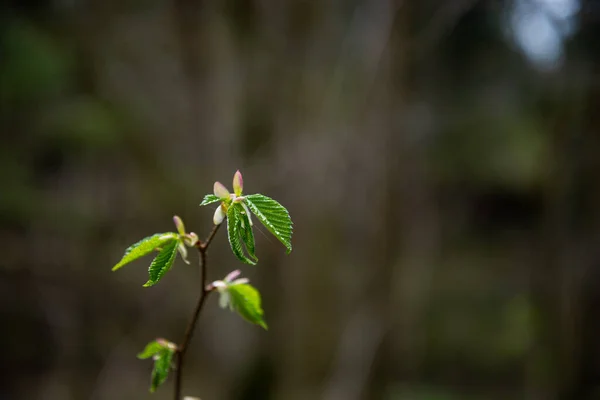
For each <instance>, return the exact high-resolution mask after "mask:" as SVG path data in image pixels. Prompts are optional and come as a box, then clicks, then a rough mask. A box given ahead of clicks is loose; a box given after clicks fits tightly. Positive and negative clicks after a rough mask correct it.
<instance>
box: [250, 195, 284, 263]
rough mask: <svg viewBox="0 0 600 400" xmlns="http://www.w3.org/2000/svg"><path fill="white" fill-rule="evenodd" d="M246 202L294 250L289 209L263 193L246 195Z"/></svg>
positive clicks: (280, 239)
mask: <svg viewBox="0 0 600 400" xmlns="http://www.w3.org/2000/svg"><path fill="white" fill-rule="evenodd" d="M244 201H245V202H246V204H247V205H248V207H249V208H250V210H252V212H253V213H254V214H255V215H256V216H257V217H258V219H259V220H260V222H262V223H263V225H264V226H265V227H266V228H267V229H268V230H269V232H271V233H272V234H273V235H274V236H275V237H276V238H277V239H279V241H280V242H281V243H283V245H284V246H285V247H286V248H287V253H289V252H291V251H292V219H291V218H290V214H289V213H288V210H286V208H285V207H284V206H282V205H281V204H279V203H278V202H277V201H275V200H273V199H272V198H270V197H267V196H264V195H262V194H251V195H249V196H246V197H245V200H244Z"/></svg>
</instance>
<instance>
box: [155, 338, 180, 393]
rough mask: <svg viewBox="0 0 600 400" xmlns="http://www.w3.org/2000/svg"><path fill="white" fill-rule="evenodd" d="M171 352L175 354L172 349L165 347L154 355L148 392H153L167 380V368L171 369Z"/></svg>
mask: <svg viewBox="0 0 600 400" xmlns="http://www.w3.org/2000/svg"><path fill="white" fill-rule="evenodd" d="M173 354H175V350H174V349H171V348H165V349H163V350H161V351H160V352H159V353H157V354H155V355H154V368H153V369H152V382H151V384H150V392H152V393H154V392H155V391H156V389H157V388H158V387H159V386H160V385H162V384H163V383H164V382H165V381H166V380H167V376H169V370H170V369H171V361H172V360H173Z"/></svg>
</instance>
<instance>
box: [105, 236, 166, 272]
mask: <svg viewBox="0 0 600 400" xmlns="http://www.w3.org/2000/svg"><path fill="white" fill-rule="evenodd" d="M176 237H177V234H175V233H173V232H167V233H157V234H155V235H152V236H149V237H147V238H144V239H142V240H140V241H139V242H137V243H134V244H132V245H131V246H129V247H128V248H127V250H125V254H124V255H123V258H122V259H121V261H119V263H118V264H117V265H115V266H114V267H113V268H112V270H113V271H116V270H118V269H119V268H121V267H122V266H123V265H125V264H127V263H130V262H132V261H133V260H136V259H138V258H140V257H143V256H145V255H146V254H148V253H151V252H152V251H154V250H156V249H157V248H161V247H162V246H164V245H165V243H168V242H170V241H172V240H175V238H176Z"/></svg>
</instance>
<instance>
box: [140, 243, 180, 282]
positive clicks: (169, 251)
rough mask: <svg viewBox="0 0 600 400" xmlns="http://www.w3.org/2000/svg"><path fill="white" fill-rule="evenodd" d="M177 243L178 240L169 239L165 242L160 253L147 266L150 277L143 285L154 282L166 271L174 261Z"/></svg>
mask: <svg viewBox="0 0 600 400" xmlns="http://www.w3.org/2000/svg"><path fill="white" fill-rule="evenodd" d="M178 245H179V241H178V240H175V239H173V240H171V241H170V242H169V243H166V244H165V245H164V246H163V248H162V250H161V251H160V253H158V255H157V256H156V258H155V259H154V260H152V264H150V268H148V275H150V279H148V282H146V283H145V284H144V287H149V286H152V285H154V284H156V283H157V282H158V281H160V279H161V278H162V277H163V276H164V275H165V274H166V273H167V271H168V270H169V269H171V266H172V265H173V262H175V256H176V255H177V246H178Z"/></svg>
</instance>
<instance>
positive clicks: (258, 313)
mask: <svg viewBox="0 0 600 400" xmlns="http://www.w3.org/2000/svg"><path fill="white" fill-rule="evenodd" d="M227 291H228V292H229V301H230V304H231V307H232V308H233V309H234V310H235V311H237V312H238V314H240V315H241V316H242V318H244V319H245V320H246V321H248V322H251V323H253V324H256V325H260V326H262V327H263V328H264V329H268V327H267V324H266V323H265V321H264V319H263V309H262V308H261V305H260V293H259V292H258V290H256V288H255V287H253V286H252V285H250V284H247V283H244V284H237V285H231V286H228V287H227Z"/></svg>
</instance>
